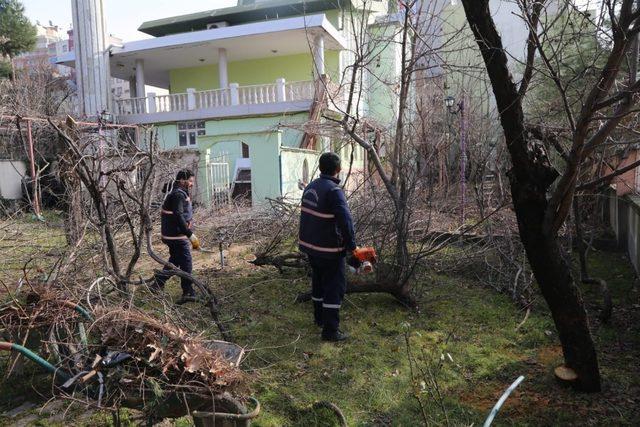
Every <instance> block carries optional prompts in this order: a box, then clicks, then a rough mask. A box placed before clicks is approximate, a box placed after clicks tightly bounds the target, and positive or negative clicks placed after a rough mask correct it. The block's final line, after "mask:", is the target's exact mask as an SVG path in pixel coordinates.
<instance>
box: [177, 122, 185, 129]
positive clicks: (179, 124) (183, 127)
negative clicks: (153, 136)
mask: <svg viewBox="0 0 640 427" xmlns="http://www.w3.org/2000/svg"><path fill="white" fill-rule="evenodd" d="M186 128H187V124H186V123H178V129H179V130H185V129H186Z"/></svg>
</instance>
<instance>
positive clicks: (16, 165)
mask: <svg viewBox="0 0 640 427" xmlns="http://www.w3.org/2000/svg"><path fill="white" fill-rule="evenodd" d="M26 173H27V164H26V163H25V162H21V161H14V160H0V198H2V199H7V200H18V199H21V198H22V178H23V177H24V176H25V175H26Z"/></svg>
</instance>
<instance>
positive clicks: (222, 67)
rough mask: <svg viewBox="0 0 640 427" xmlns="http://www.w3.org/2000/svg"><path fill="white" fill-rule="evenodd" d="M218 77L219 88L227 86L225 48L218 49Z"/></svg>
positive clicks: (227, 75)
mask: <svg viewBox="0 0 640 427" xmlns="http://www.w3.org/2000/svg"><path fill="white" fill-rule="evenodd" d="M218 77H219V79H220V89H224V88H226V87H228V86H229V74H228V71H227V49H225V48H222V47H221V48H219V49H218Z"/></svg>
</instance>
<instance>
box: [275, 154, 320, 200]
mask: <svg viewBox="0 0 640 427" xmlns="http://www.w3.org/2000/svg"><path fill="white" fill-rule="evenodd" d="M319 156H320V153H318V152H315V151H311V150H301V149H299V148H298V149H296V148H286V147H283V148H282V149H281V150H280V162H281V165H282V196H283V197H285V198H287V199H288V200H289V201H291V202H295V203H297V202H298V201H299V200H300V198H301V197H302V190H300V189H299V188H298V181H304V180H303V178H304V177H303V170H304V166H303V165H304V162H305V160H306V162H307V167H308V169H307V170H308V172H309V176H308V181H307V182H306V183H307V184H308V183H309V182H311V181H312V180H313V179H314V178H317V177H318V175H319V174H320V172H319V171H318V158H319Z"/></svg>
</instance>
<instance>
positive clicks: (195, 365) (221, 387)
mask: <svg viewBox="0 0 640 427" xmlns="http://www.w3.org/2000/svg"><path fill="white" fill-rule="evenodd" d="M77 300H78V299H77V298H73V297H71V296H70V294H69V293H68V292H65V291H64V290H62V289H60V288H55V287H52V286H46V287H45V286H41V287H33V286H29V289H26V290H25V289H23V290H22V292H19V293H18V294H17V295H15V296H14V297H13V298H12V299H11V301H10V302H8V303H7V304H5V305H4V306H0V332H1V333H2V335H3V336H4V338H5V339H9V340H11V341H12V342H2V343H0V349H2V350H10V351H12V352H13V353H19V354H22V355H24V356H26V357H27V358H29V359H31V360H32V361H34V362H36V363H38V364H40V365H41V366H43V367H44V368H46V369H48V370H49V372H52V373H53V374H54V377H55V380H56V382H57V384H56V387H55V388H54V390H55V391H56V394H57V396H59V397H63V398H64V397H72V398H73V399H74V400H76V401H77V400H79V399H82V400H85V401H86V402H87V404H89V405H91V406H94V407H99V408H105V409H112V410H113V409H117V408H119V407H132V408H136V409H141V410H144V411H145V412H147V413H149V414H151V413H153V415H154V416H158V417H160V418H163V417H174V416H182V415H185V414H187V413H189V412H190V411H193V410H194V409H203V408H205V409H204V410H211V407H212V402H214V401H215V400H216V399H218V398H219V396H222V395H225V396H229V394H230V393H231V394H234V395H237V394H239V393H243V392H245V391H246V383H247V377H246V375H245V374H243V372H242V371H241V370H240V368H239V365H240V362H241V361H242V358H243V356H244V350H243V349H242V348H241V347H239V346H237V345H235V344H232V343H228V342H225V341H215V340H207V339H206V338H204V337H202V336H201V335H196V334H193V333H191V332H189V331H187V330H184V329H182V328H180V327H178V326H176V324H175V323H174V322H171V321H170V320H169V319H170V317H165V319H166V320H165V321H160V320H158V319H157V318H156V317H153V316H151V315H149V314H147V313H146V312H144V311H142V310H139V309H136V308H135V307H133V308H122V307H121V306H98V307H96V308H95V309H94V310H93V311H88V310H86V309H84V308H83V307H82V306H80V305H79V304H76V303H75V302H74V301H77Z"/></svg>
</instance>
